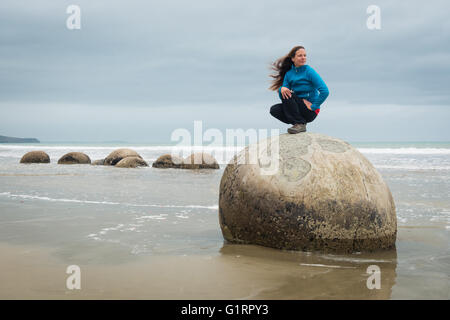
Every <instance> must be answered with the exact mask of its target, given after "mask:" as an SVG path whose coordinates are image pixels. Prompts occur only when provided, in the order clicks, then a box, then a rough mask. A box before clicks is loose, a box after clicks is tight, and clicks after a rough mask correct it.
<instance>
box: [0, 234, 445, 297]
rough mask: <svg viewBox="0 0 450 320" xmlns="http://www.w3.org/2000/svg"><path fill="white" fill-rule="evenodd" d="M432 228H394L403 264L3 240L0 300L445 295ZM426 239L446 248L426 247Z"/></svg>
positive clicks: (257, 251) (375, 256) (246, 250)
mask: <svg viewBox="0 0 450 320" xmlns="http://www.w3.org/2000/svg"><path fill="white" fill-rule="evenodd" d="M435 229H436V228H419V227H416V228H410V227H409V228H400V229H399V240H398V246H399V245H400V246H402V247H408V246H410V245H413V246H414V247H415V248H416V250H415V251H408V252H407V254H406V255H405V257H403V260H404V261H403V262H402V263H401V264H400V265H399V263H398V260H399V258H400V257H397V251H396V250H392V251H387V252H377V253H370V254H369V253H367V254H351V255H331V254H320V253H308V252H294V251H280V250H275V249H270V248H264V247H259V246H251V245H230V244H224V246H223V247H222V248H221V249H220V251H219V252H217V254H205V255H172V256H166V255H158V256H130V259H126V258H123V257H122V258H121V259H120V260H121V261H117V260H112V259H110V257H108V255H114V254H119V255H120V252H119V251H120V250H119V249H118V248H114V246H110V247H105V248H103V249H101V250H100V249H99V248H98V247H96V248H95V250H93V249H92V250H89V248H86V250H85V252H84V254H83V253H81V254H80V252H78V254H77V255H70V254H67V252H65V251H61V250H58V249H56V248H50V247H37V246H28V245H27V246H24V245H10V244H6V243H2V244H0V256H1V264H0V283H1V288H0V299H408V298H412V299H416V298H420V299H427V298H429V299H433V298H437V299H448V297H449V289H448V288H449V287H448V262H449V256H448V254H445V243H443V242H442V241H441V240H442V239H441V237H440V235H439V233H438V232H436V230H435ZM444 232H445V230H444ZM427 242H428V244H431V245H433V247H434V248H439V249H440V250H439V251H440V252H444V254H441V255H440V256H439V255H436V254H433V253H430V252H429V250H428V249H426V251H424V250H423V249H424V248H425V247H427ZM424 246H425V247H424ZM441 250H444V251H441ZM425 252H426V253H427V254H425ZM98 255H100V257H99V256H98ZM102 255H103V256H102ZM430 259H431V260H430ZM80 262H81V263H80ZM71 264H77V265H78V266H79V267H80V269H81V289H80V290H69V289H67V287H66V279H67V278H68V277H69V274H66V269H67V267H68V266H69V265H71ZM426 264H433V265H434V268H431V269H430V271H427V270H426V269H427V268H426V267H427V266H426ZM370 265H377V266H379V267H380V270H381V289H379V290H378V289H372V290H369V289H368V288H367V285H366V282H367V279H368V277H369V274H368V273H367V272H366V271H367V267H368V266H370ZM437 265H440V266H441V267H442V270H441V272H439V270H438V269H436V266H437ZM414 269H419V270H420V272H419V273H418V274H414Z"/></svg>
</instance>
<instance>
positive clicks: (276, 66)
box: [269, 46, 305, 91]
mask: <svg viewBox="0 0 450 320" xmlns="http://www.w3.org/2000/svg"><path fill="white" fill-rule="evenodd" d="M298 49H305V48H304V47H302V46H296V47H293V48H292V49H291V51H289V53H288V54H287V55H285V56H284V57H282V58H280V59H278V60H277V61H275V62H274V63H272V65H271V69H272V70H274V71H275V74H271V75H270V76H271V77H272V78H273V80H272V85H271V86H270V87H269V89H270V90H273V91H275V90H278V88H279V87H281V86H282V85H283V80H284V75H285V74H286V72H288V71H289V69H291V67H292V60H291V59H292V58H294V57H295V53H296V52H297V50H298Z"/></svg>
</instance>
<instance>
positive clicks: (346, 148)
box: [219, 133, 397, 252]
mask: <svg viewBox="0 0 450 320" xmlns="http://www.w3.org/2000/svg"><path fill="white" fill-rule="evenodd" d="M277 145H278V149H279V152H277ZM255 146H256V147H257V149H255V148H253V147H255ZM252 148H253V149H252ZM255 150H257V151H255ZM267 151H270V152H267ZM255 154H256V156H257V161H253V162H251V163H250V164H245V161H244V160H246V159H247V163H248V162H249V161H248V159H252V157H254V156H255ZM264 154H267V155H268V156H267V157H263V155H264ZM270 157H271V159H272V160H271V162H270V166H269V167H273V168H276V170H272V169H271V170H267V166H268V163H269V162H268V161H267V159H270ZM219 220H220V226H221V229H222V234H223V236H224V238H225V239H226V240H228V241H230V242H234V243H247V244H257V245H262V246H267V247H273V248H279V249H292V250H305V251H312V250H321V251H334V252H357V251H374V250H378V249H390V248H393V247H395V240H396V235H397V218H396V213H395V205H394V200H393V198H392V195H391V192H390V190H389V188H388V186H387V185H386V183H385V182H384V181H383V179H382V177H381V175H380V174H379V173H378V172H377V170H376V169H375V168H374V167H373V166H372V164H371V163H370V162H369V161H368V160H367V159H366V158H365V157H364V156H363V155H362V154H361V153H360V152H359V151H358V150H356V149H355V148H353V147H352V146H351V145H350V144H348V143H346V142H344V141H342V140H339V139H336V138H332V137H328V136H326V135H322V134H316V133H300V134H295V135H290V134H283V135H280V136H279V137H274V138H271V139H268V140H265V141H260V142H259V143H257V144H256V145H253V146H249V147H247V148H245V149H244V150H243V151H242V152H241V153H239V154H238V155H237V156H236V157H235V158H234V159H233V160H232V161H231V163H230V164H228V166H227V167H226V169H225V171H224V173H223V176H222V180H221V182H220V195H219Z"/></svg>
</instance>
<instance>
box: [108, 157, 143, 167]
mask: <svg viewBox="0 0 450 320" xmlns="http://www.w3.org/2000/svg"><path fill="white" fill-rule="evenodd" d="M115 166H116V167H118V168H136V167H148V164H147V162H145V161H144V160H142V158H139V157H126V158H123V159H122V160H120V161H119V162H117V164H116V165H115Z"/></svg>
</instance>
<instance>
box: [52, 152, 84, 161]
mask: <svg viewBox="0 0 450 320" xmlns="http://www.w3.org/2000/svg"><path fill="white" fill-rule="evenodd" d="M89 163H91V159H90V158H89V156H88V155H87V154H85V153H82V152H69V153H66V154H65V155H63V156H62V157H61V158H59V160H58V164H89Z"/></svg>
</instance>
